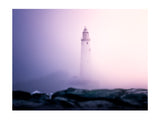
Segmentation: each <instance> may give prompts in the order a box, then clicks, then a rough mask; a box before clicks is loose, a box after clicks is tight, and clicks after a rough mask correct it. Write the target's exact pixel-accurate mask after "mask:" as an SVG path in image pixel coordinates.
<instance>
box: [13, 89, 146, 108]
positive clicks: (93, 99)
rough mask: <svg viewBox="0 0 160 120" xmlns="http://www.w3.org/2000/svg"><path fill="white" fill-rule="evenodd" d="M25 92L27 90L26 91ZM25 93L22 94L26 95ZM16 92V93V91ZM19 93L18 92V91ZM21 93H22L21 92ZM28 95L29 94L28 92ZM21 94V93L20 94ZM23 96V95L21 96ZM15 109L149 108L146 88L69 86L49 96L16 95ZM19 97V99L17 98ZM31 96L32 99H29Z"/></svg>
mask: <svg viewBox="0 0 160 120" xmlns="http://www.w3.org/2000/svg"><path fill="white" fill-rule="evenodd" d="M24 93H25V92H24ZM24 93H23V94H22V93H21V94H22V95H24ZM14 94H15V93H14ZM16 94H17V93H16ZM19 94H20V93H19ZM27 95H28V94H27ZM18 96H19V95H18ZM21 97H22V96H21ZM15 98H16V100H15V99H14V100H13V109H19V110H20V109H21V110H22V109H31V110H147V109H148V107H147V105H148V93H147V90H146V89H113V90H109V89H98V90H86V89H75V88H68V89H66V90H63V91H59V92H56V93H54V94H53V95H52V98H51V99H49V96H48V95H46V94H42V93H36V94H33V95H30V94H29V96H28V98H27V99H26V98H25V100H24V97H22V98H23V99H22V98H19V97H15ZM17 98H18V99H17ZM29 98H30V99H29Z"/></svg>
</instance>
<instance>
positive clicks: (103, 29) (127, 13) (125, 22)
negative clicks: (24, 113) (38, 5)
mask: <svg viewBox="0 0 160 120" xmlns="http://www.w3.org/2000/svg"><path fill="white" fill-rule="evenodd" d="M84 26H86V27H87V29H88V32H89V36H90V39H91V42H90V43H91V62H92V70H91V71H90V72H91V73H92V78H93V79H92V80H91V81H88V82H85V84H83V85H84V86H86V87H85V88H88V89H90V88H92V87H91V86H89V85H87V84H91V83H92V84H94V83H95V84H94V85H93V86H94V87H93V88H147V86H148V85H147V84H148V83H147V81H148V73H147V71H148V70H147V57H148V56H147V10H146V9H13V89H22V90H27V91H33V90H37V89H38V90H39V89H40V90H42V91H52V90H53V89H54V90H59V89H64V88H67V87H70V86H73V87H76V85H77V84H81V81H80V80H79V79H78V78H79V72H80V54H81V53H80V51H81V38H82V32H83V29H84ZM75 80H77V81H78V82H77V83H75ZM83 85H82V86H83ZM82 86H81V87H82ZM29 88H30V89H29ZM42 88H43V89H42Z"/></svg>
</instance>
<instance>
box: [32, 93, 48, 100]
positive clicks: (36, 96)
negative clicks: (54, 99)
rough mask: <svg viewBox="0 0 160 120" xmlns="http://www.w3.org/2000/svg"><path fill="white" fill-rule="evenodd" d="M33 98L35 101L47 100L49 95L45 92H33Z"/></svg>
mask: <svg viewBox="0 0 160 120" xmlns="http://www.w3.org/2000/svg"><path fill="white" fill-rule="evenodd" d="M31 100H32V101H34V102H46V101H47V100H49V96H48V95H46V94H44V93H35V94H32V98H31Z"/></svg>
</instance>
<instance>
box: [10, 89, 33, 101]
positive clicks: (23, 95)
mask: <svg viewBox="0 0 160 120" xmlns="http://www.w3.org/2000/svg"><path fill="white" fill-rule="evenodd" d="M12 97H13V99H19V100H29V99H30V98H31V94H30V93H28V92H24V91H13V95H12Z"/></svg>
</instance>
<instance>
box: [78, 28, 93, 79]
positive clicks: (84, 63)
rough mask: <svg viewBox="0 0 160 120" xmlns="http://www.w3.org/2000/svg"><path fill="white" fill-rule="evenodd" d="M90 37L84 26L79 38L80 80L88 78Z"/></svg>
mask: <svg viewBox="0 0 160 120" xmlns="http://www.w3.org/2000/svg"><path fill="white" fill-rule="evenodd" d="M90 54H91V48H90V38H89V33H88V30H87V28H86V27H84V30H83V33H82V39H81V65H80V77H81V79H82V80H89V79H90V67H91V66H90Z"/></svg>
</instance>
